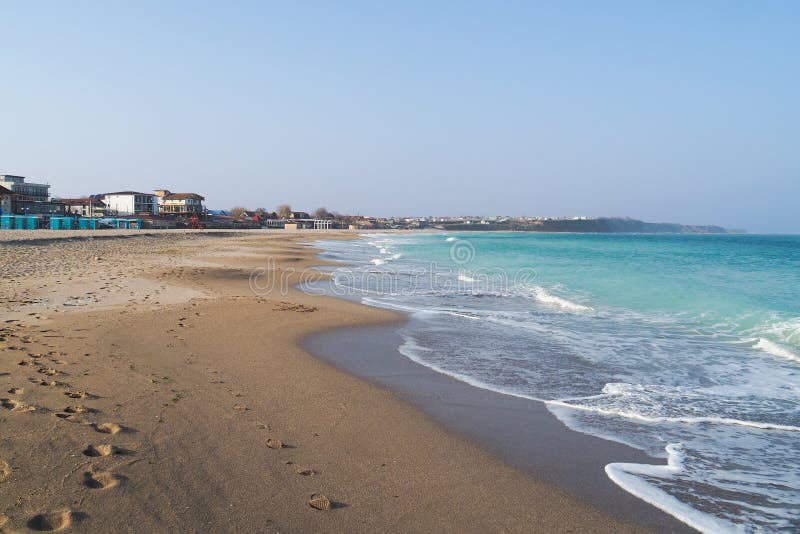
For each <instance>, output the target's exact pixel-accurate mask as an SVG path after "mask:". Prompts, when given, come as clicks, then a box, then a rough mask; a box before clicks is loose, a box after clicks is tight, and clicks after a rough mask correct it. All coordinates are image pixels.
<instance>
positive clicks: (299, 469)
mask: <svg viewBox="0 0 800 534" xmlns="http://www.w3.org/2000/svg"><path fill="white" fill-rule="evenodd" d="M294 472H295V473H297V474H298V475H301V476H304V477H313V476H314V474H315V471H314V470H313V469H309V468H308V467H303V466H302V465H295V466H294Z"/></svg>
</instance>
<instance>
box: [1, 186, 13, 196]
mask: <svg viewBox="0 0 800 534" xmlns="http://www.w3.org/2000/svg"><path fill="white" fill-rule="evenodd" d="M13 194H14V193H13V192H12V191H9V190H8V189H6V188H5V187H3V186H2V185H0V195H13Z"/></svg>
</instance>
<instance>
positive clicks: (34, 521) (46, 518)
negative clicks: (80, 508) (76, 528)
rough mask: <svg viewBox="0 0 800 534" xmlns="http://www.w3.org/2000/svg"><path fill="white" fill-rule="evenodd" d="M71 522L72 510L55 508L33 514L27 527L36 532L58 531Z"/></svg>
mask: <svg viewBox="0 0 800 534" xmlns="http://www.w3.org/2000/svg"><path fill="white" fill-rule="evenodd" d="M71 523H72V512H70V511H69V510H55V511H53V512H48V513H46V514H39V515H36V516H33V517H32V518H31V519H30V521H28V528H29V529H31V530H35V531H36V532H60V531H62V530H64V529H66V528H68V527H69V526H70V524H71Z"/></svg>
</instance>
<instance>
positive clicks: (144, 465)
mask: <svg viewBox="0 0 800 534" xmlns="http://www.w3.org/2000/svg"><path fill="white" fill-rule="evenodd" d="M63 234H68V232H64V233H62V234H59V235H58V236H57V237H59V238H60V239H53V240H51V239H49V237H50V234H49V233H47V232H36V233H35V235H34V236H32V237H31V236H28V237H25V236H23V234H18V233H16V232H5V233H0V272H3V276H2V279H0V397H1V398H2V400H0V429H2V432H0V514H2V515H1V516H0V529H2V530H3V531H7V532H17V531H22V532H25V531H59V530H68V529H69V530H71V531H76V532H165V531H169V532H232V531H246V532H279V531H280V532H287V531H288V532H307V531H320V532H344V531H347V532H373V531H391V532H409V531H410V532H431V531H442V532H465V531H509V532H530V531H547V532H566V531H582V532H590V531H591V532H634V531H642V530H647V529H648V527H647V526H646V525H644V524H642V523H638V522H635V521H631V520H630V519H625V518H623V517H621V516H620V515H619V514H615V513H610V512H608V511H606V510H604V509H602V508H603V507H602V506H598V505H597V504H592V503H591V502H588V500H587V499H585V498H582V497H581V496H579V495H576V494H574V493H571V492H570V491H568V490H567V489H562V488H560V487H559V486H557V485H556V484H554V483H553V482H552V481H548V480H546V477H544V476H535V475H532V474H530V473H529V472H526V471H524V470H522V469H518V468H516V467H514V466H513V465H511V463H509V462H507V461H503V460H502V459H500V458H498V457H497V456H496V455H495V454H492V453H491V452H489V450H488V449H487V448H485V447H484V446H481V445H478V444H476V443H475V442H473V441H470V440H468V439H466V438H464V437H461V436H460V435H459V434H457V433H455V432H453V431H452V430H451V429H447V428H445V427H443V426H442V425H441V424H438V423H437V422H436V421H435V420H434V419H432V418H431V417H430V416H428V415H426V414H425V413H424V412H423V411H421V410H420V409H419V408H417V407H415V406H413V405H411V404H409V403H408V402H406V400H404V398H403V396H401V395H400V394H398V393H394V392H393V391H391V390H389V389H386V388H383V387H378V386H376V385H373V384H372V383H370V382H368V381H366V380H363V379H361V378H357V377H355V376H353V375H351V374H347V373H344V372H342V371H340V370H337V369H336V368H335V367H333V366H331V365H330V364H328V363H326V362H323V361H321V360H319V359H317V358H315V357H313V356H311V355H310V354H309V353H308V352H307V351H306V350H303V349H302V348H300V347H299V345H298V340H299V339H301V338H303V337H306V336H308V335H309V334H311V333H313V332H320V331H332V330H334V329H336V328H341V327H347V326H358V325H362V326H363V325H379V324H386V323H391V322H392V321H396V320H397V319H398V318H397V316H396V315H394V314H392V313H390V312H387V311H382V310H376V309H372V308H366V307H363V306H361V305H358V304H356V303H352V302H346V301H343V300H338V299H332V298H327V297H318V296H310V295H306V294H303V293H302V292H299V291H296V290H294V289H292V286H294V285H295V284H297V283H299V282H301V281H303V280H304V279H307V278H308V277H314V276H320V274H319V272H318V271H309V270H307V269H306V268H307V267H309V266H311V265H316V264H319V263H320V261H319V260H317V259H316V258H315V254H314V252H315V251H314V250H313V249H310V248H309V247H307V246H304V245H303V244H302V243H301V241H302V242H307V241H313V240H314V239H315V234H314V233H313V232H302V233H298V234H292V233H284V232H261V231H254V232H243V233H232V232H218V233H210V232H191V231H189V232H186V231H181V232H159V233H157V234H154V235H144V234H143V233H136V232H128V233H126V232H120V234H122V235H124V236H128V237H126V238H110V237H111V236H113V235H114V234H112V233H106V232H98V234H97V235H99V236H102V237H104V239H86V238H83V237H81V239H63ZM12 235H14V236H15V239H16V240H15V241H13V242H12V241H11V240H10V236H12ZM75 235H79V234H77V233H76V234H73V236H75ZM324 235H325V236H326V237H333V236H336V235H337V234H335V233H327V232H326V233H325V234H324ZM342 237H346V234H345V235H343V236H342ZM31 238H33V239H35V240H34V241H30V239H31ZM369 337H370V336H367V337H364V338H363V339H365V340H367V339H369ZM372 337H373V338H374V336H372ZM373 341H375V339H373ZM374 347H375V349H374V350H379V351H383V350H384V346H383V345H374ZM379 347H380V348H379ZM455 430H458V429H455ZM281 444H282V446H280V445H281ZM320 494H321V495H324V496H326V497H327V501H326V500H324V499H319V498H316V499H313V501H312V495H320ZM310 502H313V503H314V504H315V505H318V506H320V507H322V508H326V506H324V504H325V503H326V502H327V503H330V509H327V510H319V509H317V508H314V507H312V506H311V505H310V504H309V503H310ZM320 503H322V505H320Z"/></svg>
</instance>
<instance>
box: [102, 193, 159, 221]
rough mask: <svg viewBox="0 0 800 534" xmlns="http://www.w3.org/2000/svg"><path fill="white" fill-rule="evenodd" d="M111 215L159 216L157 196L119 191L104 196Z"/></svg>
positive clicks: (104, 201)
mask: <svg viewBox="0 0 800 534" xmlns="http://www.w3.org/2000/svg"><path fill="white" fill-rule="evenodd" d="M102 200H103V203H104V204H105V205H106V207H107V208H108V212H109V215H136V214H137V213H152V214H153V215H156V214H158V204H157V203H156V196H155V195H153V194H151V193H139V192H136V191H118V192H116V193H106V194H105V195H103V196H102Z"/></svg>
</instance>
